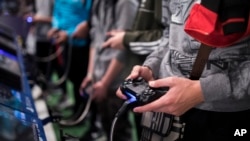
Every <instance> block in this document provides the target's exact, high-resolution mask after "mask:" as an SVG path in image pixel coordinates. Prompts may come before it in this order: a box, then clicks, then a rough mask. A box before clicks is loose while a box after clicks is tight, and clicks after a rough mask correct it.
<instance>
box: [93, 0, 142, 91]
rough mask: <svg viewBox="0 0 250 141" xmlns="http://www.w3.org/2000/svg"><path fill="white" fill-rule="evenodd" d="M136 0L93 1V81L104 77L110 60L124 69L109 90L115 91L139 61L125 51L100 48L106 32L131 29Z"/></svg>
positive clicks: (135, 10) (136, 4)
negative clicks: (120, 64) (116, 61)
mask: <svg viewBox="0 0 250 141" xmlns="http://www.w3.org/2000/svg"><path fill="white" fill-rule="evenodd" d="M138 5H139V3H138V0H117V2H116V3H113V0H94V3H93V8H92V9H93V11H92V17H91V24H92V27H91V31H90V36H91V47H94V48H96V50H97V51H96V54H95V61H94V73H93V77H94V81H95V82H96V81H99V80H101V78H102V77H103V76H104V74H105V72H106V70H107V68H108V66H109V64H110V62H111V60H112V59H116V60H118V61H119V62H121V63H122V64H124V66H125V67H124V68H123V70H122V72H120V73H119V76H117V77H116V79H115V80H113V82H112V84H111V89H114V90H116V89H117V88H118V87H119V85H120V84H121V83H122V81H124V79H125V78H126V77H127V75H128V74H129V72H130V69H131V68H132V66H133V65H135V64H137V62H139V60H138V59H137V57H136V56H135V55H133V54H132V53H130V52H128V51H127V50H118V49H112V48H105V49H104V48H102V44H103V43H104V42H105V40H106V38H107V37H106V34H107V32H109V31H111V30H128V29H130V28H131V27H132V24H133V22H134V18H135V16H136V12H137V8H138Z"/></svg>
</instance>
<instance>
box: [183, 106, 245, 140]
mask: <svg viewBox="0 0 250 141" xmlns="http://www.w3.org/2000/svg"><path fill="white" fill-rule="evenodd" d="M183 120H184V122H185V123H186V126H185V130H184V136H183V139H182V141H250V110H247V111H241V112H210V111H203V110H198V109H192V110H190V111H188V112H187V113H186V114H185V115H184V116H183ZM242 131H243V132H244V131H247V133H245V134H242V133H243V132H242Z"/></svg>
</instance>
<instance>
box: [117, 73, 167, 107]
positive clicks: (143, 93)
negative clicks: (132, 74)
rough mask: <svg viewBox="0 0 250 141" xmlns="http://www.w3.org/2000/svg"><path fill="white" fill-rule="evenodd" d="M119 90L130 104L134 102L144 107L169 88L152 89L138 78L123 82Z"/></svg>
mask: <svg viewBox="0 0 250 141" xmlns="http://www.w3.org/2000/svg"><path fill="white" fill-rule="evenodd" d="M120 89H121V91H122V93H123V94H125V95H126V96H127V98H128V99H129V100H130V101H131V102H136V103H137V104H138V105H145V104H147V103H150V102H152V101H154V100H156V99H158V98H160V97H161V96H163V95H164V94H166V92H167V91H168V89H169V88H168V87H161V88H152V87H150V86H149V85H148V82H147V81H146V80H144V79H143V78H142V77H139V78H137V79H128V80H126V81H124V82H123V83H122V85H121V86H120Z"/></svg>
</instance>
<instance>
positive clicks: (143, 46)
mask: <svg viewBox="0 0 250 141" xmlns="http://www.w3.org/2000/svg"><path fill="white" fill-rule="evenodd" d="M162 1H165V0H142V1H141V3H140V6H139V9H138V12H137V15H136V18H135V20H134V23H133V27H132V29H131V30H124V31H115V30H113V31H112V30H111V31H109V32H108V35H109V36H111V38H109V39H108V40H107V41H106V42H104V43H103V47H104V48H106V47H111V48H114V49H121V50H123V49H125V50H128V51H130V52H132V53H133V54H135V55H137V56H138V58H139V59H140V63H143V62H144V60H145V59H146V57H147V55H149V54H150V53H151V52H153V51H154V50H155V49H157V48H158V47H162V46H163V45H164V44H166V43H167V42H166V40H165V38H164V36H163V33H164V31H165V32H167V31H168V25H167V23H168V18H166V17H164V16H162V15H165V14H163V12H167V11H166V8H164V7H162ZM131 69H132V68H131ZM135 117H136V124H137V125H136V126H137V132H138V137H140V134H141V130H142V129H141V128H142V127H141V114H139V113H135Z"/></svg>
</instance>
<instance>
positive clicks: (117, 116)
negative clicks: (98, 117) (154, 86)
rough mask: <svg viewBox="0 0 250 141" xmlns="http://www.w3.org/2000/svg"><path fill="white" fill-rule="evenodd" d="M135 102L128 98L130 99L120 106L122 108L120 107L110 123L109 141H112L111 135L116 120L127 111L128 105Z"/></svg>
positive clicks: (133, 99)
mask: <svg viewBox="0 0 250 141" xmlns="http://www.w3.org/2000/svg"><path fill="white" fill-rule="evenodd" d="M135 101H136V99H135V98H130V99H128V100H126V101H125V102H124V103H123V104H122V106H121V107H120V109H119V110H118V112H117V113H116V114H115V118H114V119H113V121H112V125H111V130H110V141H113V134H114V129H115V124H116V122H117V120H118V118H119V117H120V116H121V115H122V114H123V113H124V112H125V111H126V110H127V107H128V105H129V104H131V103H133V102H135Z"/></svg>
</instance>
